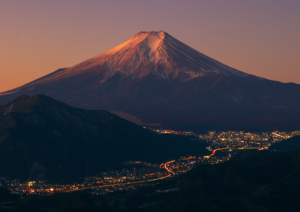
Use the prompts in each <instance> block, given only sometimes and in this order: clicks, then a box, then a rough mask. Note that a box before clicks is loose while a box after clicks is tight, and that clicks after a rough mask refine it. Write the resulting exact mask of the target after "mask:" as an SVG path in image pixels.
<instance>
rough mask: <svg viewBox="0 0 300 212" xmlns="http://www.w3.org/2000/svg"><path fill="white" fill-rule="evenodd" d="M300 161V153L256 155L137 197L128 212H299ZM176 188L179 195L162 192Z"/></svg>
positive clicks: (128, 202)
mask: <svg viewBox="0 0 300 212" xmlns="http://www.w3.org/2000/svg"><path fill="white" fill-rule="evenodd" d="M299 158H300V149H298V150H296V151H294V152H292V153H289V154H282V153H281V154H280V153H274V152H273V153H272V152H268V151H262V152H259V151H256V150H255V151H252V150H251V151H248V152H244V153H241V154H240V155H238V156H236V157H235V158H233V160H231V161H229V162H226V163H223V164H218V165H201V166H199V167H197V168H195V169H193V170H191V171H189V172H187V173H186V174H183V175H181V176H179V177H177V178H173V179H172V180H170V181H169V182H166V183H164V184H160V185H158V186H154V187H151V188H146V189H141V190H139V191H136V192H133V193H132V194H131V195H129V196H127V197H126V199H127V200H126V205H127V207H128V211H134V210H135V209H137V208H138V206H141V205H147V204H149V206H148V207H147V208H145V209H144V210H136V211H160V212H168V211H176V212H181V211H247V212H252V211H263V212H269V211H270V212H271V211H285V210H290V211H299V209H300V207H299V204H298V201H299V199H300V196H299V192H298V189H299V187H300V184H299V180H298V179H299V177H300V172H299V168H300V160H299ZM170 188H176V189H178V190H177V191H173V192H168V193H158V192H156V191H157V190H158V189H159V190H167V189H170ZM151 203H152V205H151ZM153 203H155V204H153Z"/></svg>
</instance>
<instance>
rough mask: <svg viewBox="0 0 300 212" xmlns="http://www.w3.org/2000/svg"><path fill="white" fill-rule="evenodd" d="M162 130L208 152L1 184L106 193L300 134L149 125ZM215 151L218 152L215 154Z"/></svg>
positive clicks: (0, 182)
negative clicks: (61, 179)
mask: <svg viewBox="0 0 300 212" xmlns="http://www.w3.org/2000/svg"><path fill="white" fill-rule="evenodd" d="M151 130H153V131H155V132H156V133H161V134H166V133H169V134H176V135H185V136H193V137H194V138H193V137H191V139H195V138H196V139H201V140H204V141H206V142H207V143H208V146H207V149H208V150H209V151H211V154H210V155H204V156H185V157H182V158H179V159H175V160H172V161H168V162H165V163H162V164H151V163H148V162H142V161H127V162H124V163H123V164H122V165H124V169H122V170H118V171H111V172H102V173H99V174H97V175H96V176H89V177H85V178H79V179H78V181H80V182H81V183H74V184H64V185H62V184H49V183H47V181H43V180H39V181H29V182H26V181H20V180H18V179H11V178H0V187H3V188H8V189H9V190H11V192H12V193H13V194H23V195H50V194H53V193H55V192H73V191H86V192H90V193H92V194H93V195H108V194H110V193H113V192H115V191H129V190H134V189H136V188H138V187H140V186H150V185H154V184H157V183H160V182H161V181H162V180H165V179H167V178H170V177H172V176H175V175H180V174H182V173H185V172H187V171H189V170H191V169H193V168H194V167H196V166H198V165H200V164H211V165H213V164H217V163H222V162H224V161H227V160H230V158H231V157H232V156H233V155H234V154H237V152H239V151H242V150H247V149H259V150H263V149H268V148H269V147H270V146H271V145H272V144H274V143H276V142H279V141H282V140H284V139H288V138H291V137H293V136H296V135H300V131H295V132H278V131H276V132H271V133H266V132H265V133H250V132H235V131H228V132H215V131H211V132H208V133H207V134H204V135H203V134H196V133H193V132H186V131H174V130H165V129H151ZM217 152H218V153H219V152H220V153H221V154H217Z"/></svg>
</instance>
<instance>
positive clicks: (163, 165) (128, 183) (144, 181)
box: [62, 160, 175, 192]
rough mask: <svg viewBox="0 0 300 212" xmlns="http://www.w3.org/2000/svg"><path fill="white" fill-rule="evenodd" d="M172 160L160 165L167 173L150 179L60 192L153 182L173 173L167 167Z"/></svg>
mask: <svg viewBox="0 0 300 212" xmlns="http://www.w3.org/2000/svg"><path fill="white" fill-rule="evenodd" d="M173 162H175V160H172V161H168V162H166V163H163V164H162V167H163V168H164V169H165V170H166V171H167V172H168V175H166V176H163V177H159V178H155V179H150V180H141V181H134V182H127V183H116V184H109V185H100V186H92V187H85V188H80V189H74V190H65V191H62V192H72V191H80V190H86V189H95V188H106V187H112V186H121V185H131V184H137V183H147V182H153V181H157V180H163V179H166V178H168V177H171V176H172V174H174V172H173V170H172V169H170V168H168V167H167V165H168V164H170V163H173Z"/></svg>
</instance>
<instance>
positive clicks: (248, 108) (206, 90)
mask: <svg viewBox="0 0 300 212" xmlns="http://www.w3.org/2000/svg"><path fill="white" fill-rule="evenodd" d="M36 94H44V95H47V96H49V97H52V98H54V99H56V100H59V101H63V102H65V103H67V104H69V105H71V106H75V107H79V108H83V109H91V110H98V109H102V110H103V109H104V110H109V111H111V112H113V113H115V114H117V115H119V116H121V117H123V118H127V119H128V120H131V121H133V122H136V123H138V124H141V125H145V126H147V125H149V126H157V127H159V126H161V127H169V128H174V129H191V130H251V131H253V130H254V131H271V130H296V129H300V113H299V107H300V98H299V97H300V85H298V84H294V83H281V82H277V81H272V80H268V79H264V78H261V77H257V76H254V75H250V74H247V73H244V72H241V71H238V70H236V69H234V68H231V67H229V66H226V65H224V64H222V63H220V62H218V61H216V60H214V59H212V58H210V57H208V56H206V55H204V54H202V53H200V52H198V51H196V50H195V49H193V48H191V47H189V46H187V45H186V44H184V43H182V42H180V41H179V40H177V39H175V38H174V37H172V36H171V35H169V34H168V33H166V32H163V31H160V32H140V33H138V34H136V35H134V36H133V37H131V38H130V39H128V40H127V41H125V42H123V43H122V44H120V45H118V46H116V47H115V48H113V49H111V50H109V51H107V52H104V53H102V54H100V55H98V56H96V57H93V58H91V59H89V60H86V61H84V62H82V63H79V64H77V65H75V66H72V67H70V68H66V69H59V70H57V71H55V72H53V73H50V74H48V75H46V76H44V77H42V78H39V79H37V80H35V81H33V82H30V83H28V84H26V85H23V86H21V87H18V88H16V89H13V90H10V91H6V92H3V93H0V104H6V103H8V102H10V101H11V100H13V99H15V98H16V97H17V96H19V95H29V96H33V95H36ZM12 110H13V109H12ZM1 115H3V114H0V116H1Z"/></svg>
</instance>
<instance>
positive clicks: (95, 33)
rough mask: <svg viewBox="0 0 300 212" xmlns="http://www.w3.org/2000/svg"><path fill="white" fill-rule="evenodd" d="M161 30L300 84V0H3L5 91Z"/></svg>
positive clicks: (0, 32)
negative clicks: (136, 35)
mask: <svg viewBox="0 0 300 212" xmlns="http://www.w3.org/2000/svg"><path fill="white" fill-rule="evenodd" d="M160 30H163V31H165V32H167V33H169V34H170V35H172V36H173V37H175V38H177V39H178V40H180V41H182V42H184V43H186V44H187V45H189V46H191V47H193V48H194V49H196V50H198V51H200V52H201V53H203V54H206V55H207V56H210V57H212V58H214V59H216V60H218V61H220V62H222V63H224V64H226V65H228V66H231V67H233V68H236V69H238V70H240V71H244V72H247V73H250V74H254V75H257V76H261V77H265V78H268V79H272V80H277V81H282V82H295V83H299V84H300V1H299V0H249V1H241V0H213V1H212V0H180V1H179V0H147V1H146V0H49V1H46V0H0V92H1V91H5V90H9V89H12V88H15V87H17V86H20V85H23V84H25V83H27V82H30V81H32V80H34V79H36V78H39V77H41V76H44V75H45V74H48V73H50V72H53V71H55V70H56V69H58V68H65V67H69V66H72V65H75V64H77V63H80V62H82V61H84V60H86V59H89V58H91V57H94V56H96V55H98V54H101V53H103V52H105V51H107V50H109V49H111V48H113V47H115V46H116V45H118V44H120V43H122V42H123V41H125V40H127V39H128V38H130V37H132V36H133V35H135V34H136V33H138V32H140V31H160Z"/></svg>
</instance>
